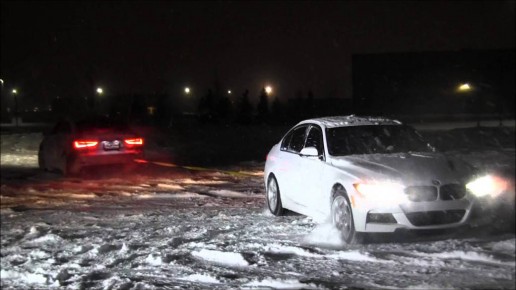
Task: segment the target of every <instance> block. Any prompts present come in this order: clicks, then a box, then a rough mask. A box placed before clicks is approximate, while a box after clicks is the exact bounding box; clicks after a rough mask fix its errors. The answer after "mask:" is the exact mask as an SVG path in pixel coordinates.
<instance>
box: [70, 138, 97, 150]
mask: <svg viewBox="0 0 516 290" xmlns="http://www.w3.org/2000/svg"><path fill="white" fill-rule="evenodd" d="M97 144H99V142H98V141H96V140H76V141H74V142H73V147H74V148H75V149H85V148H95V147H96V146H97Z"/></svg>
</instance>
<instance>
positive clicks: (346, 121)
mask: <svg viewBox="0 0 516 290" xmlns="http://www.w3.org/2000/svg"><path fill="white" fill-rule="evenodd" d="M304 123H318V124H321V125H323V126H325V127H326V128H334V127H343V126H363V125H401V124H402V123H401V122H400V121H398V120H393V119H387V118H384V117H373V116H355V115H349V116H333V117H323V118H315V119H309V120H304V121H302V122H301V123H300V124H304Z"/></svg>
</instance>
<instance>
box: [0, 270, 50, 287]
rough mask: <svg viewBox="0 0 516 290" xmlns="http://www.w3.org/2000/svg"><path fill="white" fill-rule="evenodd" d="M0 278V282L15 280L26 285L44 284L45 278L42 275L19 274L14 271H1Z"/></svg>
mask: <svg viewBox="0 0 516 290" xmlns="http://www.w3.org/2000/svg"><path fill="white" fill-rule="evenodd" d="M0 278H1V279H2V280H4V279H7V280H17V281H22V282H24V283H27V284H46V283H47V278H45V276H44V275H42V274H33V273H20V272H15V271H8V270H3V269H2V270H1V271H0Z"/></svg>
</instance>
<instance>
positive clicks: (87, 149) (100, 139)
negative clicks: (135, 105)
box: [38, 118, 144, 175]
mask: <svg viewBox="0 0 516 290" xmlns="http://www.w3.org/2000/svg"><path fill="white" fill-rule="evenodd" d="M143 144H144V140H143V138H142V137H141V136H139V135H137V134H135V133H134V132H133V131H131V129H130V128H129V126H128V125H127V124H126V123H124V122H120V121H117V120H112V119H109V118H89V119H83V120H79V121H72V120H61V121H59V122H57V124H56V125H55V126H54V128H53V129H52V130H51V131H50V132H49V133H46V134H45V135H44V138H43V140H42V142H41V144H40V146H39V152H38V163H39V167H40V168H41V169H44V170H59V171H61V172H62V173H63V175H74V174H78V173H79V172H81V169H83V168H85V167H88V166H96V165H116V164H120V165H124V164H126V165H127V164H129V165H130V164H134V160H135V159H139V158H143Z"/></svg>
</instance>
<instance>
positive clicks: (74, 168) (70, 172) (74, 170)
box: [63, 155, 81, 177]
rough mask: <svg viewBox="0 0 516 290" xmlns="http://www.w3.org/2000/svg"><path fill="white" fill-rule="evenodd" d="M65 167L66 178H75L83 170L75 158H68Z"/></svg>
mask: <svg viewBox="0 0 516 290" xmlns="http://www.w3.org/2000/svg"><path fill="white" fill-rule="evenodd" d="M64 163H65V164H64V167H63V175H64V176H66V177H70V176H75V175H77V174H79V173H80V171H81V168H80V166H79V165H78V164H77V162H76V161H75V158H73V156H69V155H68V156H66V157H65V161H64Z"/></svg>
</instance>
